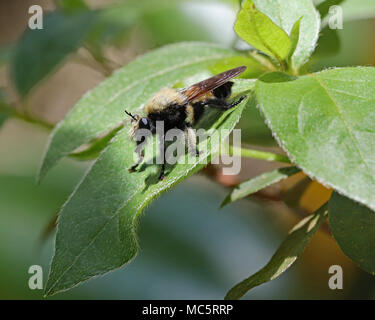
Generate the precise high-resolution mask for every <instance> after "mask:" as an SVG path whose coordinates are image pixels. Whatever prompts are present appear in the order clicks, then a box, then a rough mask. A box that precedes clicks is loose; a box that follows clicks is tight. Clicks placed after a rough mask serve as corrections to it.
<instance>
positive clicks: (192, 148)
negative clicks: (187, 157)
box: [185, 126, 200, 156]
mask: <svg viewBox="0 0 375 320" xmlns="http://www.w3.org/2000/svg"><path fill="white" fill-rule="evenodd" d="M185 136H186V140H187V145H188V150H189V152H190V153H191V154H192V155H193V156H199V154H200V152H199V151H198V149H197V142H196V141H197V136H196V135H195V131H194V129H193V128H192V127H189V126H187V127H186V128H185Z"/></svg>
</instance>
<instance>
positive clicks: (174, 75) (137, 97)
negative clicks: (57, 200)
mask: <svg viewBox="0 0 375 320" xmlns="http://www.w3.org/2000/svg"><path fill="white" fill-rule="evenodd" d="M235 55H236V54H235V53H234V52H233V51H230V50H228V49H224V48H221V47H218V46H216V45H212V44H205V43H180V44H173V45H169V46H166V47H163V48H161V49H157V50H154V51H152V52H150V53H147V54H145V55H143V56H142V57H140V58H138V59H136V60H135V61H133V62H131V63H129V64H128V65H127V66H125V67H123V68H121V69H119V70H118V71H117V72H116V73H115V74H113V75H112V76H110V77H109V78H108V79H106V80H105V81H104V82H102V83H101V84H100V85H99V86H98V87H96V88H95V89H94V90H92V91H91V92H89V93H87V94H86V95H84V96H83V97H82V98H81V99H80V100H79V101H78V103H77V104H76V105H75V107H74V108H73V109H72V110H71V112H70V113H69V114H68V115H67V116H66V118H65V119H63V120H62V121H61V122H60V123H59V124H58V125H57V126H56V128H55V130H54V131H53V132H52V134H51V138H50V142H49V145H48V148H47V151H46V154H45V156H44V159H43V163H42V166H41V169H40V173H39V178H41V177H43V176H44V175H45V174H46V172H47V171H48V170H49V169H50V168H51V167H53V166H54V165H55V164H56V162H57V161H58V160H60V159H61V158H62V157H64V156H66V155H68V154H69V153H71V152H73V151H74V150H75V149H76V148H78V147H79V146H81V145H83V144H85V143H88V142H89V141H90V140H92V139H94V138H96V137H98V136H100V135H102V134H104V133H105V132H108V131H109V130H111V129H113V128H116V127H118V126H119V125H120V124H121V123H122V122H123V121H124V119H125V115H124V109H125V108H126V109H127V110H128V111H130V112H135V113H137V112H139V111H140V107H141V105H142V104H143V103H145V102H146V100H148V99H149V98H150V97H151V96H152V95H153V94H155V93H156V92H157V91H159V90H160V89H162V88H163V87H166V86H173V84H175V83H177V82H179V81H181V80H183V79H184V78H187V77H191V76H193V75H194V74H196V73H198V72H201V71H202V70H205V69H206V70H207V69H208V68H209V67H211V66H213V65H214V64H215V63H216V62H217V61H218V60H220V59H223V58H224V57H231V56H235Z"/></svg>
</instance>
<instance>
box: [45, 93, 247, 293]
mask: <svg viewBox="0 0 375 320" xmlns="http://www.w3.org/2000/svg"><path fill="white" fill-rule="evenodd" d="M99 89H100V88H99ZM244 105H245V104H244V103H242V104H241V105H240V106H239V107H238V108H236V109H235V110H228V111H227V112H226V113H225V114H223V115H221V117H219V118H216V121H214V122H213V123H211V124H209V125H206V126H203V127H205V129H209V128H217V129H228V130H229V132H230V131H231V130H232V129H233V128H234V126H235V125H236V123H237V122H238V119H239V118H240V116H241V113H242V110H243V108H244ZM129 129H130V125H129V124H127V125H125V127H124V129H122V130H121V131H120V132H119V134H118V135H117V136H116V137H115V139H114V140H113V141H112V143H111V144H110V145H109V146H108V148H107V149H105V151H104V152H103V153H102V154H101V155H100V157H99V158H98V160H97V161H96V162H95V163H94V165H93V166H92V167H91V169H90V171H89V172H88V173H87V174H86V176H85V177H84V179H83V181H82V182H81V183H80V184H79V186H78V187H77V189H76V190H75V192H74V193H73V195H72V196H71V197H70V198H69V200H68V201H67V203H66V204H65V205H64V207H63V209H62V212H61V213H60V216H59V227H58V232H57V236H56V249H55V256H54V258H53V261H52V265H51V272H50V275H49V278H48V283H47V287H46V290H45V292H46V294H47V295H51V294H54V293H56V292H59V291H62V290H66V289H69V288H71V287H73V286H75V285H77V284H78V283H80V282H82V281H84V280H87V279H89V278H91V277H93V276H96V275H99V274H103V273H106V272H108V271H110V270H113V269H115V268H118V267H120V266H122V265H123V264H125V263H126V262H129V261H130V260H131V259H132V258H133V257H134V256H135V254H136V252H137V250H138V244H137V241H136V236H135V231H136V223H137V217H138V216H139V214H140V212H141V211H142V210H143V209H144V207H145V206H146V205H147V204H148V203H149V202H150V201H152V200H153V199H155V198H156V197H157V196H159V195H160V194H161V193H162V192H164V191H165V190H168V189H169V188H171V187H172V186H173V185H174V184H176V183H177V182H179V181H181V180H183V179H185V178H186V177H188V176H189V175H191V174H193V173H194V172H197V170H199V169H200V168H202V167H203V166H204V165H203V164H202V162H204V160H205V159H207V158H209V157H211V153H206V154H203V155H202V156H201V157H200V159H198V158H197V159H195V160H194V159H193V160H194V161H190V162H191V164H184V165H176V166H174V167H167V170H168V174H167V177H166V179H165V180H164V181H158V173H159V166H158V165H146V164H144V165H143V167H142V168H141V169H140V171H138V172H135V173H129V171H128V168H129V167H130V166H131V165H132V164H133V163H134V160H133V148H134V146H133V144H134V143H132V142H130V139H129V135H128V131H129ZM224 138H225V136H222V137H221V141H223V139H224ZM203 143H204V142H203ZM208 143H210V144H212V145H211V148H210V151H211V152H212V155H214V154H216V153H217V152H218V149H219V145H220V144H217V143H216V142H215V141H213V142H212V143H211V139H210V138H208ZM126 146H128V147H126ZM198 147H199V146H198ZM146 157H147V155H146ZM189 157H192V156H191V155H190V154H187V155H186V162H187V160H188V158H189ZM147 161H148V160H147V159H146V160H145V163H147ZM99 180H100V183H99V184H98V183H97V182H98V181H99Z"/></svg>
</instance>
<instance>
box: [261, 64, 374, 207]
mask: <svg viewBox="0 0 375 320" xmlns="http://www.w3.org/2000/svg"><path fill="white" fill-rule="evenodd" d="M256 96H257V100H258V103H259V106H260V109H261V110H262V112H263V114H264V116H265V117H266V119H267V121H268V123H269V126H270V128H271V129H272V131H273V133H274V134H275V136H276V138H277V139H278V141H279V143H280V145H281V146H282V147H283V148H284V149H285V150H286V151H287V152H288V154H289V157H290V158H291V159H292V160H293V162H294V163H296V164H297V165H298V166H299V167H300V168H301V169H302V170H303V171H304V172H306V173H307V174H308V175H309V176H310V177H313V178H316V179H317V180H318V181H320V182H321V183H323V184H324V185H328V186H330V187H332V188H334V189H336V190H338V191H339V192H340V193H342V194H344V195H346V196H347V197H349V198H351V199H354V200H357V201H359V202H361V203H363V204H365V205H367V206H368V207H370V208H372V209H374V208H375V193H374V192H373V190H375V162H374V159H375V144H374V143H375V139H374V134H375V126H374V123H375V108H374V100H375V68H371V67H359V68H342V69H332V70H326V71H323V72H319V73H316V74H310V75H306V76H302V77H300V78H293V77H289V76H287V75H284V74H281V73H273V74H268V75H266V76H264V77H262V78H261V79H260V80H259V81H258V82H257V85H256Z"/></svg>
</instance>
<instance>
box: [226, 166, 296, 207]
mask: <svg viewBox="0 0 375 320" xmlns="http://www.w3.org/2000/svg"><path fill="white" fill-rule="evenodd" d="M299 171H300V170H299V169H298V168H297V167H284V168H279V169H276V170H273V171H269V172H266V173H262V174H261V175H259V176H256V177H254V178H251V179H249V180H247V181H245V182H242V183H241V184H239V185H238V186H237V187H236V188H235V189H233V191H232V192H231V193H230V194H228V196H227V197H226V198H225V199H224V201H223V203H222V204H221V207H224V206H225V205H227V204H228V203H231V202H234V201H236V200H239V199H242V198H244V197H247V196H249V195H251V194H253V193H255V192H258V191H259V190H262V189H264V188H265V187H268V186H270V185H271V184H274V183H276V182H279V181H281V180H283V179H286V178H288V177H290V176H292V175H294V174H296V173H298V172H299Z"/></svg>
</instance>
